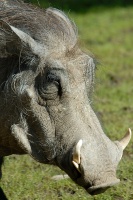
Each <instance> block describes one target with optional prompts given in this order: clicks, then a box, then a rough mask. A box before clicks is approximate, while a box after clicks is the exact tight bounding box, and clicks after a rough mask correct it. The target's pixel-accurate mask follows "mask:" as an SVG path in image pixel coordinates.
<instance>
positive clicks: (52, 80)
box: [46, 74, 60, 86]
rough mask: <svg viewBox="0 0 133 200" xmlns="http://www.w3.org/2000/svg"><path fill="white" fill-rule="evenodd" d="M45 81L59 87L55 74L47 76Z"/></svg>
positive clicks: (58, 80) (58, 79)
mask: <svg viewBox="0 0 133 200" xmlns="http://www.w3.org/2000/svg"><path fill="white" fill-rule="evenodd" d="M46 80H47V82H48V83H54V84H56V85H57V86H59V85H60V78H59V77H58V76H56V75H55V74H48V75H47V76H46Z"/></svg>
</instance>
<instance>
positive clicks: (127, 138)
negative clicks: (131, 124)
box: [119, 128, 132, 150]
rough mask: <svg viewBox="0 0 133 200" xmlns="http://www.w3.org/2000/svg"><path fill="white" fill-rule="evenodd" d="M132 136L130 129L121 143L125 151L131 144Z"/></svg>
mask: <svg viewBox="0 0 133 200" xmlns="http://www.w3.org/2000/svg"><path fill="white" fill-rule="evenodd" d="M131 136H132V131H131V129H130V128H129V129H128V131H127V133H126V134H125V136H124V137H123V138H122V139H121V140H120V141H119V142H120V145H121V147H122V149H123V150H124V149H125V148H126V146H127V145H128V143H129V142H130V140H131Z"/></svg>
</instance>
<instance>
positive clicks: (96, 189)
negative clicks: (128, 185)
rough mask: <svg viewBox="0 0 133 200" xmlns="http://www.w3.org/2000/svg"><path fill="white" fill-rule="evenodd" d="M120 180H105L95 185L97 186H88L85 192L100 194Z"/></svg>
mask: <svg viewBox="0 0 133 200" xmlns="http://www.w3.org/2000/svg"><path fill="white" fill-rule="evenodd" d="M119 182H120V180H119V179H116V180H115V181H113V182H109V183H108V182H107V183H103V184H101V185H97V186H92V187H90V188H88V189H87V192H88V193H89V194H90V195H97V194H101V193H103V192H105V191H106V190H107V189H108V188H110V187H111V186H113V185H116V184H118V183H119Z"/></svg>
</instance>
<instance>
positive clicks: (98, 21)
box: [1, 7, 133, 200]
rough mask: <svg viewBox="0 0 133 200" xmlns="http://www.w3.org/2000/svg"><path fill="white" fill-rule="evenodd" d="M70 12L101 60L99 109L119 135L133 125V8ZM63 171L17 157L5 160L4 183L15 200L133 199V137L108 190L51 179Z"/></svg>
mask: <svg viewBox="0 0 133 200" xmlns="http://www.w3.org/2000/svg"><path fill="white" fill-rule="evenodd" d="M66 13H67V14H68V12H66ZM69 16H70V17H71V18H72V19H73V20H74V21H75V23H76V24H77V26H78V28H79V40H80V41H81V42H80V43H81V47H82V48H83V50H84V51H87V49H88V50H89V51H91V52H92V53H93V54H94V55H95V57H96V58H97V60H98V61H99V63H100V65H98V69H97V72H96V81H95V91H94V95H93V107H94V109H95V110H96V111H97V113H98V115H99V118H100V120H101V123H102V124H103V127H104V130H105V133H106V134H107V135H108V136H109V137H110V138H111V139H112V140H116V139H119V138H121V137H122V136H123V134H125V132H126V130H127V129H128V127H130V128H132V129H133V81H132V80H133V7H125V8H124V7H116V8H110V9H109V8H91V9H89V10H88V11H86V12H85V13H83V12H82V13H76V12H73V11H72V10H71V11H70V12H69ZM57 174H63V172H62V171H61V170H60V169H58V168H56V167H53V166H50V165H41V164H39V163H36V162H35V161H33V159H32V158H30V157H29V156H11V157H7V158H6V159H5V164H4V166H3V179H2V181H1V186H2V188H3V189H4V191H5V193H6V195H7V197H8V198H9V200H43V199H45V200H57V199H60V200H70V199H71V200H76V199H81V200H133V139H132V141H131V142H130V144H129V146H128V147H127V148H126V150H125V152H124V156H123V158H122V161H121V162H120V165H119V167H118V171H117V174H118V177H119V178H120V179H121V183H120V184H119V185H118V186H115V187H112V188H111V189H109V190H107V191H106V192H105V193H104V194H101V195H98V196H95V197H91V196H90V195H88V194H87V193H86V192H85V191H84V190H83V189H82V188H80V187H78V186H77V185H75V184H74V183H73V182H72V181H71V180H61V181H58V182H56V181H53V180H51V177H52V176H53V175H57Z"/></svg>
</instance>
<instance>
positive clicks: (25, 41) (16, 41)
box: [0, 20, 41, 57]
mask: <svg viewBox="0 0 133 200" xmlns="http://www.w3.org/2000/svg"><path fill="white" fill-rule="evenodd" d="M23 47H24V51H26V50H28V51H32V53H34V54H36V55H38V54H39V53H40V52H41V49H40V44H38V43H37V42H36V41H35V40H34V39H33V38H32V37H31V36H30V35H28V34H27V33H25V32H23V31H22V30H20V29H18V28H15V27H13V26H11V25H9V24H8V23H6V22H5V21H2V20H0V57H7V55H8V56H9V55H10V54H11V55H12V54H18V53H19V54H20V52H21V51H23ZM26 52H27V51H26Z"/></svg>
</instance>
